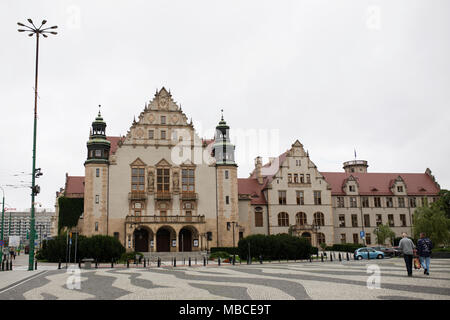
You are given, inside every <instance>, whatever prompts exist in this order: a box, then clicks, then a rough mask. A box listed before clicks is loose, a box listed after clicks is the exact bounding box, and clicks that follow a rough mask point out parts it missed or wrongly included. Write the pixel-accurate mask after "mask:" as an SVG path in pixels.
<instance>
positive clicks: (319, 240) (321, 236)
mask: <svg viewBox="0 0 450 320" xmlns="http://www.w3.org/2000/svg"><path fill="white" fill-rule="evenodd" d="M317 243H318V244H319V245H320V244H321V243H326V242H325V235H324V234H323V233H322V232H319V233H318V234H317Z"/></svg>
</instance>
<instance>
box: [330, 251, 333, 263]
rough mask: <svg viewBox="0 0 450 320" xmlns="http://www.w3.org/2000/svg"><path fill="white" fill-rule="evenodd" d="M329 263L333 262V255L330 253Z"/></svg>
mask: <svg viewBox="0 0 450 320" xmlns="http://www.w3.org/2000/svg"><path fill="white" fill-rule="evenodd" d="M330 261H331V262H333V254H332V253H330Z"/></svg>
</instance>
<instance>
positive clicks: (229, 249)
mask: <svg viewBox="0 0 450 320" xmlns="http://www.w3.org/2000/svg"><path fill="white" fill-rule="evenodd" d="M210 251H211V253H215V252H228V254H230V255H231V254H238V251H239V250H238V248H237V247H234V248H233V247H213V248H211V249H210Z"/></svg>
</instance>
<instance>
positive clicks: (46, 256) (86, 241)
mask: <svg viewBox="0 0 450 320" xmlns="http://www.w3.org/2000/svg"><path fill="white" fill-rule="evenodd" d="M75 242H77V253H76V256H77V261H78V260H80V259H84V258H92V259H97V261H98V262H111V260H114V261H117V260H119V259H120V258H121V256H122V255H123V254H124V253H125V248H124V247H123V245H122V244H121V243H120V242H119V240H117V239H116V238H115V237H111V236H104V235H96V236H92V237H85V236H82V235H78V240H77V241H76V238H75V237H73V238H72V245H71V246H70V251H71V254H70V256H71V261H73V260H74V259H75ZM67 247H68V245H67V235H61V236H57V237H55V238H54V239H52V240H44V241H43V242H42V249H41V250H39V251H38V253H37V255H36V258H37V259H40V260H47V261H49V262H59V261H66V256H67V252H68V251H67Z"/></svg>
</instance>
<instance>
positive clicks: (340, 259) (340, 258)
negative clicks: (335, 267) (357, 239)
mask: <svg viewBox="0 0 450 320" xmlns="http://www.w3.org/2000/svg"><path fill="white" fill-rule="evenodd" d="M339 261H342V257H341V253H340V252H339Z"/></svg>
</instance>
